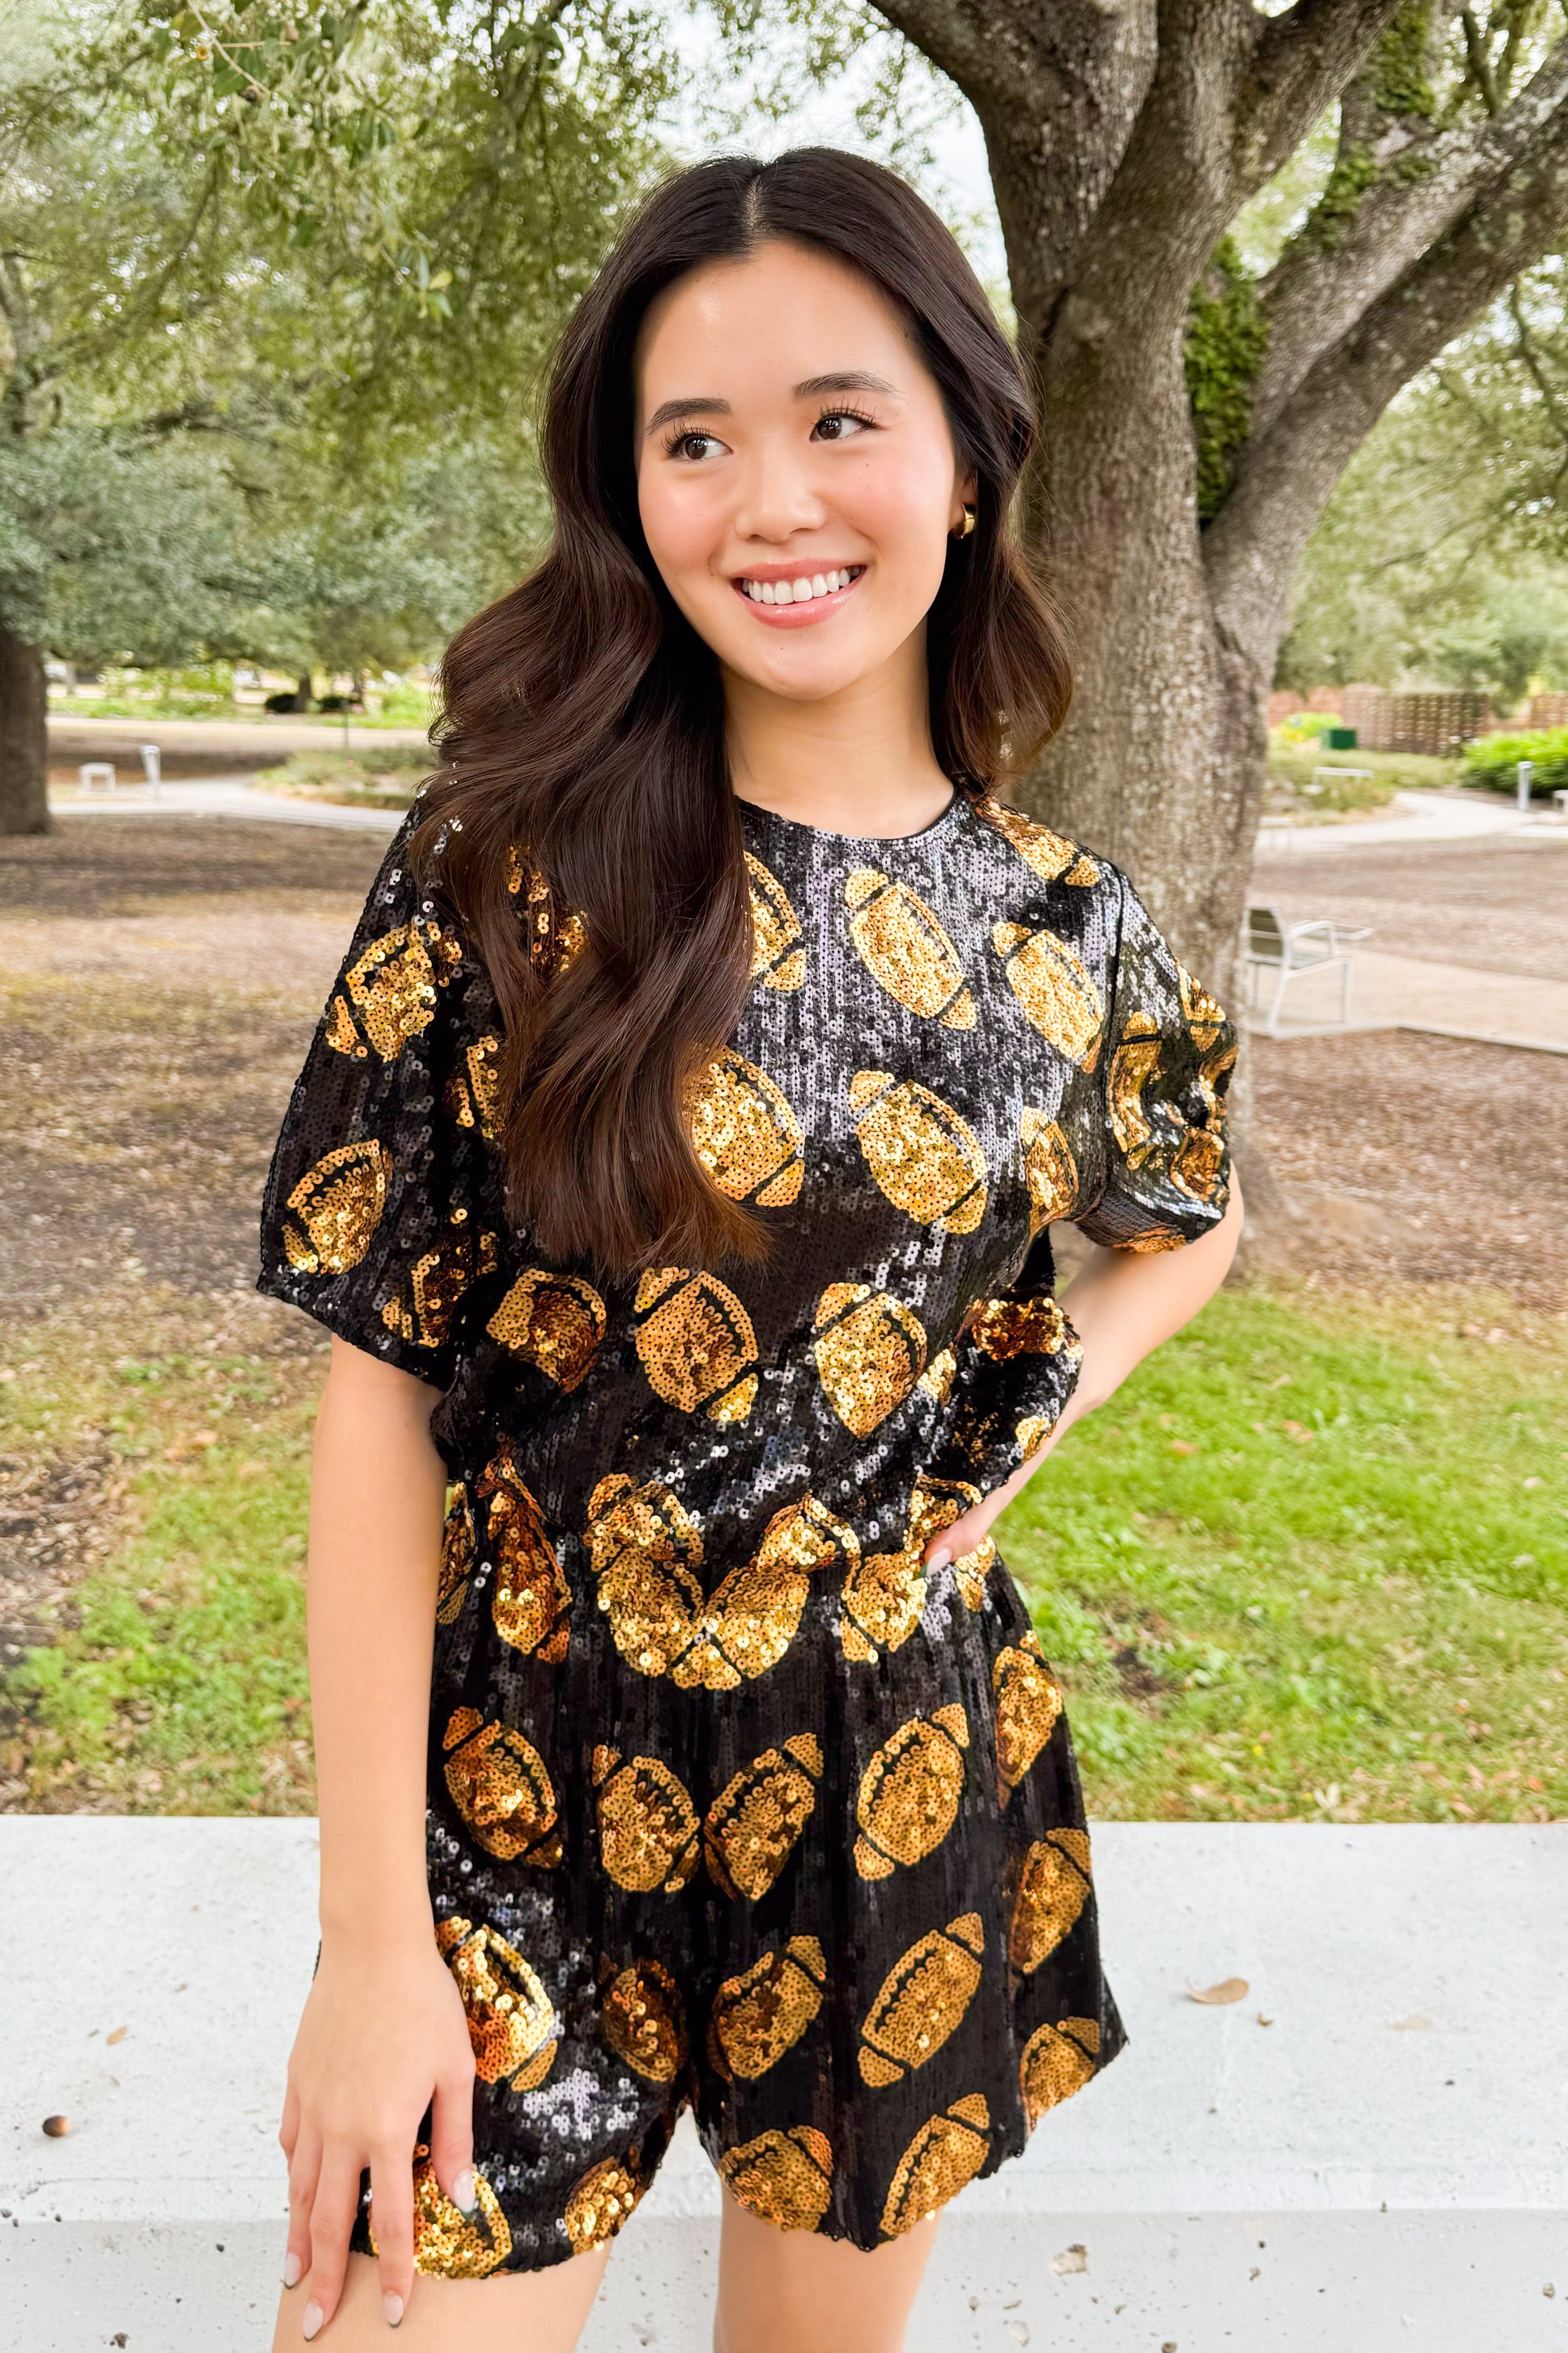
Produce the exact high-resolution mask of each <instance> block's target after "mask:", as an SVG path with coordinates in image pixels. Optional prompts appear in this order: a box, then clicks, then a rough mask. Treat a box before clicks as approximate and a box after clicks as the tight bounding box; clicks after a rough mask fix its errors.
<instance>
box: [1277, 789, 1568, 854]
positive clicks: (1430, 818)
mask: <svg viewBox="0 0 1568 2353" xmlns="http://www.w3.org/2000/svg"><path fill="white" fill-rule="evenodd" d="M1489 833H1516V834H1521V835H1525V836H1529V837H1531V838H1532V839H1538V840H1562V839H1565V838H1568V818H1562V817H1558V816H1556V815H1555V814H1553V813H1552V812H1551V810H1550V808H1549V807H1543V806H1542V803H1541V802H1539V801H1538V802H1536V804H1535V805H1534V807H1533V808H1532V809H1531V813H1530V814H1529V816H1526V815H1525V814H1524V812H1523V811H1522V810H1521V809H1520V808H1518V807H1516V806H1515V804H1514V803H1513V802H1512V801H1510V800H1509V799H1508V798H1507V797H1506V796H1505V795H1504V794H1502V793H1487V794H1481V793H1476V794H1470V793H1464V792H1453V793H1395V794H1394V803H1393V810H1392V813H1391V814H1390V815H1389V816H1387V817H1374V818H1363V819H1361V820H1359V821H1357V820H1355V819H1353V818H1352V819H1350V820H1348V821H1347V822H1346V823H1344V824H1342V825H1283V824H1279V823H1270V822H1269V821H1268V819H1265V821H1264V823H1263V825H1262V826H1261V827H1260V828H1259V829H1258V850H1259V852H1260V854H1265V853H1266V854H1267V855H1268V856H1269V857H1273V856H1275V855H1276V854H1278V853H1279V852H1287V853H1289V855H1291V856H1299V857H1302V858H1310V857H1312V856H1313V855H1314V854H1315V853H1317V852H1320V851H1323V850H1346V849H1361V848H1363V846H1364V847H1370V846H1371V845H1372V844H1373V842H1378V843H1382V842H1390V841H1463V840H1466V839H1469V838H1470V837H1472V836H1479V835H1481V834H1489Z"/></svg>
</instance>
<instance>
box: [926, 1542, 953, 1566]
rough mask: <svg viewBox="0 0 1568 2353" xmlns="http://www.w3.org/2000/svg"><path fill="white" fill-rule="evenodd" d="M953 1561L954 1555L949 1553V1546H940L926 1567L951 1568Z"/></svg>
mask: <svg viewBox="0 0 1568 2353" xmlns="http://www.w3.org/2000/svg"><path fill="white" fill-rule="evenodd" d="M951 1563H952V1554H951V1553H950V1552H949V1550H948V1548H947V1546H945V1545H939V1546H937V1548H936V1550H935V1552H933V1553H932V1555H931V1558H930V1559H929V1560H928V1561H927V1563H926V1567H928V1568H946V1567H949V1566H950V1564H951Z"/></svg>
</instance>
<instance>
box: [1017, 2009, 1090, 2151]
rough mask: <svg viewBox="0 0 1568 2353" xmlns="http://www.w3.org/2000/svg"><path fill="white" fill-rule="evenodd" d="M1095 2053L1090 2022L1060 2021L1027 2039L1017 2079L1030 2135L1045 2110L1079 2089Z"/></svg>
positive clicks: (1082, 2019)
mask: <svg viewBox="0 0 1568 2353" xmlns="http://www.w3.org/2000/svg"><path fill="white" fill-rule="evenodd" d="M1099 2050H1100V2028H1099V2026H1098V2025H1097V2023H1096V2022H1095V2021H1094V2020H1093V2019H1092V2018H1064V2019H1062V2020H1061V2021H1059V2022H1058V2024H1057V2025H1055V2026H1042V2027H1040V2028H1038V2029H1037V2031H1036V2032H1035V2033H1033V2034H1031V2035H1030V2037H1029V2040H1028V2042H1026V2045H1025V2046H1024V2055H1023V2058H1022V2059H1021V2061H1020V2062H1019V2065H1018V2075H1019V2081H1020V2084H1021V2086H1022V2089H1023V2094H1024V2114H1025V2116H1026V2117H1027V2118H1028V2122H1029V2129H1030V2131H1031V2132H1033V2130H1034V2128H1035V2126H1037V2124H1038V2122H1039V2120H1040V2118H1041V2117H1042V2116H1044V2115H1045V2113H1046V2110H1047V2108H1054V2107H1056V2106H1057V2105H1058V2103H1059V2102H1060V2101H1062V2100H1069V2099H1071V2097H1072V2095H1073V2094H1074V2093H1075V2092H1080V2091H1081V2090H1082V2089H1083V2087H1084V2085H1085V2084H1087V2083H1088V2081H1089V2077H1090V2076H1091V2075H1092V2074H1093V2073H1094V2068H1095V2060H1096V2057H1097V2055H1098V2053H1099Z"/></svg>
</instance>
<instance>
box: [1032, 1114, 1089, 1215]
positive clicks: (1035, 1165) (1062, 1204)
mask: <svg viewBox="0 0 1568 2353" xmlns="http://www.w3.org/2000/svg"><path fill="white" fill-rule="evenodd" d="M1018 1141H1019V1143H1020V1144H1021V1145H1023V1147H1024V1177H1025V1181H1026V1184H1027V1186H1028V1187H1029V1232H1030V1234H1031V1236H1033V1235H1035V1234H1037V1233H1038V1232H1039V1231H1040V1229H1041V1228H1042V1227H1043V1226H1048V1225H1052V1224H1054V1223H1055V1221H1056V1220H1057V1219H1058V1218H1068V1217H1070V1216H1071V1215H1072V1212H1073V1208H1074V1206H1075V1205H1076V1203H1077V1200H1078V1167H1077V1164H1076V1163H1075V1161H1074V1159H1073V1156H1072V1146H1071V1145H1070V1144H1069V1143H1068V1140H1067V1137H1066V1135H1065V1134H1063V1132H1062V1130H1061V1128H1060V1127H1059V1126H1058V1124H1057V1122H1056V1121H1055V1120H1054V1119H1049V1118H1047V1115H1046V1113H1044V1112H1043V1111H1041V1110H1039V1109H1038V1108H1037V1106H1036V1105H1034V1104H1030V1103H1026V1104H1025V1106H1024V1108H1023V1110H1022V1112H1021V1113H1019V1115H1018Z"/></svg>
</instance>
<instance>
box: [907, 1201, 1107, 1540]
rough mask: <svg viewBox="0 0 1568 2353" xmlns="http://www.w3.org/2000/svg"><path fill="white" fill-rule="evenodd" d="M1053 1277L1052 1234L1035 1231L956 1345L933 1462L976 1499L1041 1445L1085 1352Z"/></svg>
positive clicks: (939, 1473) (980, 1304) (975, 1311)
mask: <svg viewBox="0 0 1568 2353" xmlns="http://www.w3.org/2000/svg"><path fill="white" fill-rule="evenodd" d="M1055 1281H1056V1269H1055V1266H1054V1264H1053V1262H1052V1258H1051V1245H1050V1237H1049V1236H1048V1234H1045V1233H1040V1234H1038V1235H1037V1236H1036V1238H1035V1240H1034V1241H1033V1242H1032V1243H1031V1244H1030V1246H1029V1250H1028V1255H1027V1256H1026V1259H1025V1261H1024V1264H1023V1267H1022V1269H1021V1271H1020V1272H1019V1274H1018V1278H1017V1280H1016V1282H1013V1283H1011V1284H1010V1285H1009V1286H1008V1288H1007V1290H1006V1291H1005V1292H1002V1293H999V1294H997V1295H996V1296H995V1297H993V1298H985V1299H981V1300H979V1301H977V1302H976V1303H975V1305H974V1306H973V1308H972V1309H971V1310H970V1312H969V1314H968V1315H966V1316H965V1318H964V1324H963V1331H962V1333H961V1334H960V1335H959V1338H958V1341H957V1343H956V1345H954V1348H953V1351H952V1390H951V1393H950V1398H949V1404H950V1414H949V1419H948V1431H947V1436H946V1439H945V1440H944V1441H943V1443H942V1446H941V1448H940V1449H939V1451H938V1454H937V1457H936V1460H935V1461H933V1463H932V1465H931V1468H932V1471H933V1472H934V1473H935V1475H937V1476H938V1477H941V1478H945V1479H952V1480H957V1481H959V1482H962V1483H964V1484H966V1485H969V1486H971V1487H973V1489H974V1490H975V1492H976V1498H977V1499H978V1496H979V1495H982V1494H988V1493H990V1492H991V1491H992V1489H993V1488H996V1487H1001V1486H1004V1485H1005V1483H1006V1482H1007V1481H1008V1480H1009V1479H1010V1478H1011V1477H1012V1475H1013V1473H1014V1472H1015V1471H1016V1469H1017V1468H1018V1466H1019V1464H1020V1463H1021V1462H1022V1461H1024V1460H1025V1458H1026V1456H1027V1455H1030V1454H1033V1453H1035V1452H1036V1451H1037V1449H1038V1448H1040V1447H1041V1446H1043V1445H1044V1444H1045V1442H1046V1440H1047V1438H1048V1437H1049V1436H1050V1433H1051V1431H1052V1430H1054V1429H1055V1427H1056V1424H1057V1421H1058V1418H1059V1416H1060V1414H1061V1410H1062V1408H1063V1407H1064V1406H1065V1405H1066V1403H1067V1401H1068V1398H1069V1397H1070V1396H1071V1394H1072V1388H1073V1384H1074V1382H1075V1381H1076V1380H1077V1378H1078V1375H1079V1364H1080V1363H1081V1361H1082V1356H1083V1351H1082V1349H1081V1348H1080V1347H1079V1339H1078V1335H1077V1333H1076V1332H1075V1331H1074V1330H1073V1328H1072V1325H1071V1324H1069V1323H1068V1319H1067V1317H1066V1316H1065V1315H1064V1314H1062V1311H1061V1309H1060V1308H1059V1307H1058V1304H1057V1302H1056V1299H1055V1296H1054V1285H1055Z"/></svg>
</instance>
